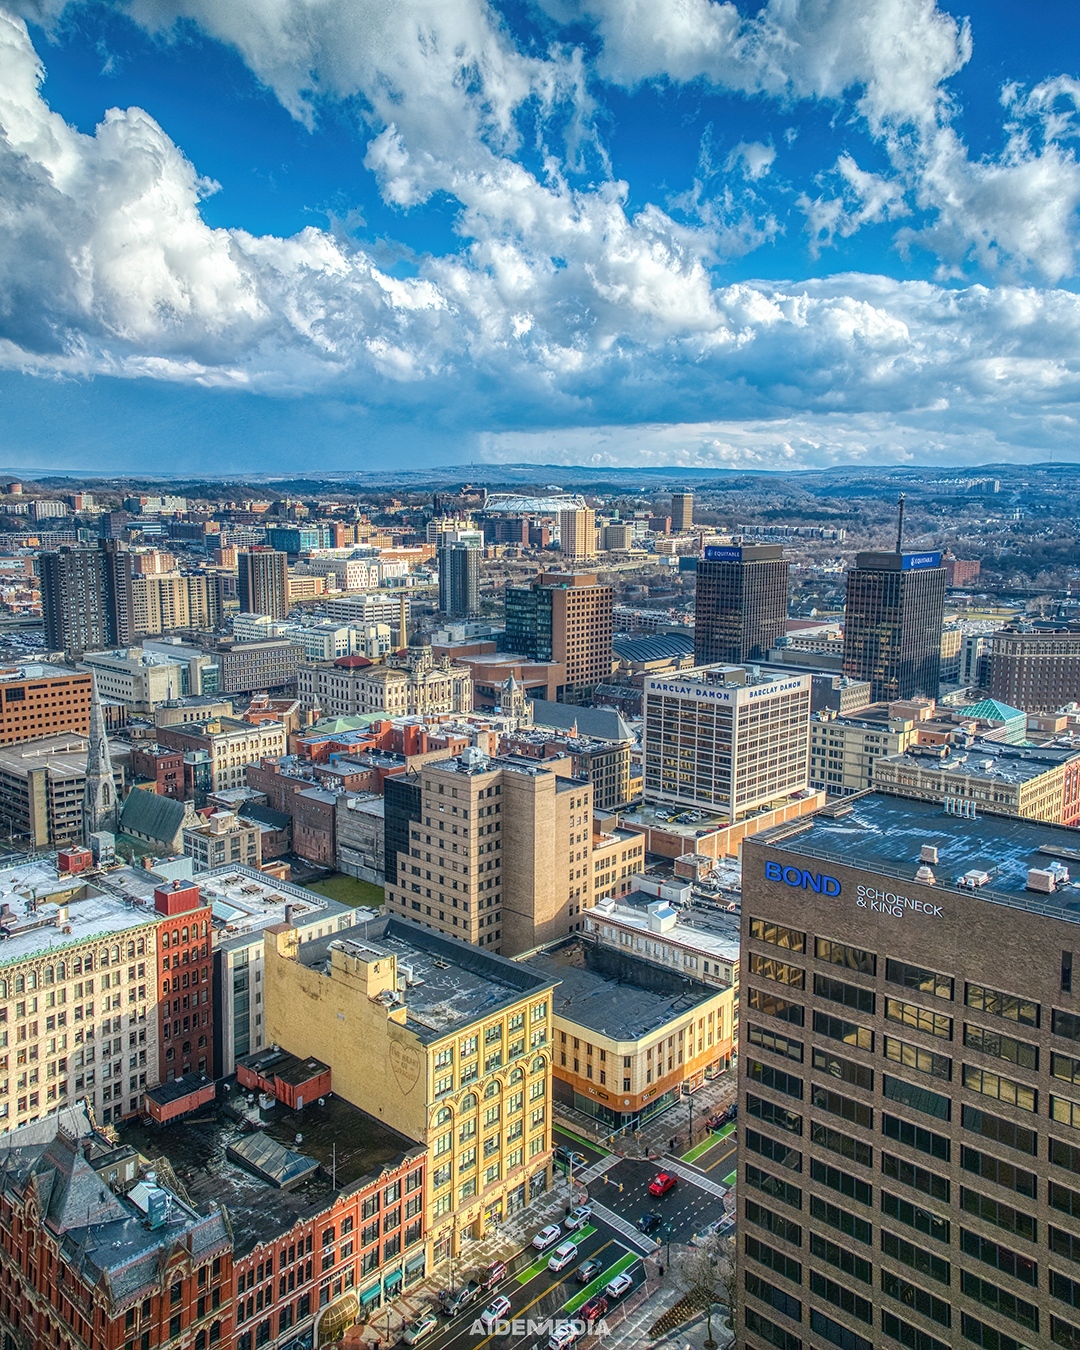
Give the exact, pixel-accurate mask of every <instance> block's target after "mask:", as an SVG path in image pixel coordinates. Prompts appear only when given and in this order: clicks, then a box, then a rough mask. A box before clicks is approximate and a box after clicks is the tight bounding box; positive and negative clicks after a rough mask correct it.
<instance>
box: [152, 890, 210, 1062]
mask: <svg viewBox="0 0 1080 1350" xmlns="http://www.w3.org/2000/svg"><path fill="white" fill-rule="evenodd" d="M154 908H155V909H156V910H157V912H158V914H160V915H161V916H162V919H163V921H162V923H161V925H160V927H159V929H158V941H157V963H158V969H157V979H158V986H157V987H158V1053H159V1057H160V1059H159V1073H160V1076H161V1078H162V1080H163V1081H165V1082H168V1081H169V1080H170V1079H173V1078H179V1077H180V1076H181V1074H185V1073H191V1072H196V1073H204V1074H206V1075H207V1077H208V1078H213V1076H214V1001H213V996H212V987H211V945H212V939H211V911H210V906H209V905H206V904H204V903H203V900H202V896H201V895H200V894H199V888H198V886H196V885H195V883H194V882H191V881H174V882H173V883H172V884H171V885H170V886H159V887H158V888H157V890H155V891H154Z"/></svg>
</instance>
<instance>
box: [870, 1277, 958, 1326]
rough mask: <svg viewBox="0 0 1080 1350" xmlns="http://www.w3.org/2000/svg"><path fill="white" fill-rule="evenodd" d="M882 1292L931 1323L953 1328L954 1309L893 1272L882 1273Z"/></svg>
mask: <svg viewBox="0 0 1080 1350" xmlns="http://www.w3.org/2000/svg"><path fill="white" fill-rule="evenodd" d="M881 1290H882V1293H884V1294H888V1296H889V1297H890V1298H894V1299H896V1301H897V1303H903V1304H904V1306H905V1307H908V1308H912V1309H914V1311H915V1312H918V1313H922V1315H923V1316H924V1317H928V1318H929V1319H930V1321H932V1322H937V1323H938V1324H939V1325H940V1326H943V1327H950V1326H952V1309H951V1308H950V1307H949V1305H948V1303H946V1301H945V1300H944V1299H943V1298H938V1296H937V1295H936V1294H931V1293H930V1292H929V1291H928V1290H926V1289H920V1288H919V1286H918V1285H917V1284H911V1283H909V1282H908V1281H907V1280H905V1279H902V1278H901V1277H900V1276H899V1275H894V1274H893V1272H892V1271H891V1270H883V1271H882V1272H881Z"/></svg>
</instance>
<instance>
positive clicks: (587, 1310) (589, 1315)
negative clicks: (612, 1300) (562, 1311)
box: [578, 1294, 608, 1323]
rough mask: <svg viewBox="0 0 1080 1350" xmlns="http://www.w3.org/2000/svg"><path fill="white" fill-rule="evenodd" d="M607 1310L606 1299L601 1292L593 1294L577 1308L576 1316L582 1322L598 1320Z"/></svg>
mask: <svg viewBox="0 0 1080 1350" xmlns="http://www.w3.org/2000/svg"><path fill="white" fill-rule="evenodd" d="M607 1310H608V1301H607V1299H606V1298H605V1297H604V1295H603V1294H593V1296H592V1298H590V1299H588V1300H587V1301H586V1302H585V1303H583V1304H582V1305H581V1307H580V1308H579V1309H578V1316H579V1317H580V1318H581V1320H582V1321H583V1322H590V1323H591V1322H598V1321H599V1320H600V1318H601V1317H603V1315H604V1314H605V1313H606V1312H607Z"/></svg>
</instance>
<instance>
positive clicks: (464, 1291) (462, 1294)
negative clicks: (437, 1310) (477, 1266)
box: [442, 1280, 480, 1317]
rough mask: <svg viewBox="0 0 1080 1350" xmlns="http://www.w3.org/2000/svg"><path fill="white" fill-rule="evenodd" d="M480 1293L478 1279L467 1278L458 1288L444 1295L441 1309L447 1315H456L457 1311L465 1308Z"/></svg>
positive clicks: (473, 1301)
mask: <svg viewBox="0 0 1080 1350" xmlns="http://www.w3.org/2000/svg"><path fill="white" fill-rule="evenodd" d="M479 1295H480V1281H479V1280H469V1282H468V1283H467V1284H463V1285H462V1286H461V1288H460V1289H457V1290H455V1291H454V1292H453V1293H448V1294H446V1295H445V1297H444V1298H443V1301H442V1310H443V1312H444V1313H445V1314H446V1316H447V1317H456V1316H457V1315H458V1313H459V1312H461V1311H462V1310H463V1309H464V1308H467V1307H468V1306H469V1304H470V1303H475V1302H476V1300H477V1298H478V1297H479Z"/></svg>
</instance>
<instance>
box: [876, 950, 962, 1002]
mask: <svg viewBox="0 0 1080 1350" xmlns="http://www.w3.org/2000/svg"><path fill="white" fill-rule="evenodd" d="M885 978H886V980H888V981H889V983H890V984H900V985H903V987H904V988H905V989H917V990H919V992H920V993H922V994H933V995H934V997H935V998H947V999H951V998H952V996H953V982H952V977H951V976H949V975H939V974H938V973H937V972H936V971H934V970H927V969H926V968H925V967H923V966H912V965H909V964H908V963H907V962H906V961H893V960H891V959H889V960H887V961H886V962H885Z"/></svg>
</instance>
